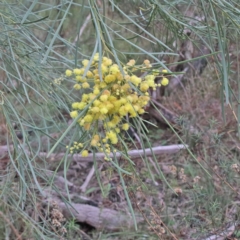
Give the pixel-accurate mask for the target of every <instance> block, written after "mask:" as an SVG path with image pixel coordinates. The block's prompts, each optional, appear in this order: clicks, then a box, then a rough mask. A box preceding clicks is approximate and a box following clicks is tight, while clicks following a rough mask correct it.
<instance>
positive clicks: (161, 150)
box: [0, 144, 188, 162]
mask: <svg viewBox="0 0 240 240" xmlns="http://www.w3.org/2000/svg"><path fill="white" fill-rule="evenodd" d="M187 148H188V145H184V144H173V145H168V146H158V147H153V148H146V149H136V150H130V151H128V152H127V156H128V157H130V158H131V159H136V158H139V157H144V156H152V155H153V154H155V155H159V154H173V153H177V152H179V151H180V150H183V149H187ZM11 151H13V145H9V146H8V145H4V146H0V158H2V157H4V156H6V155H8V154H9V152H11ZM24 153H25V154H28V155H32V153H31V152H30V151H28V150H25V149H24ZM37 156H38V157H39V158H44V159H46V160H48V161H59V160H61V159H62V158H64V157H65V156H66V153H63V152H61V153H54V154H50V155H49V156H48V153H47V152H38V153H37ZM47 156H48V157H47ZM108 156H109V157H110V158H113V157H115V158H118V159H119V158H124V157H125V155H124V154H123V153H120V152H116V153H114V154H113V153H110V154H109V155H108ZM66 157H67V158H72V159H73V160H74V161H76V162H79V161H82V162H92V161H94V160H96V161H100V160H104V158H105V157H106V154H105V153H95V154H93V153H90V154H89V155H88V156H87V157H82V155H81V154H73V155H72V154H68V155H67V156H66Z"/></svg>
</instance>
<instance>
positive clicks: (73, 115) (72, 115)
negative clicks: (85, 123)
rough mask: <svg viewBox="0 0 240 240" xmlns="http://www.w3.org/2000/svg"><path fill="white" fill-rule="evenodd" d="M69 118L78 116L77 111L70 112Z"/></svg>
mask: <svg viewBox="0 0 240 240" xmlns="http://www.w3.org/2000/svg"><path fill="white" fill-rule="evenodd" d="M70 116H71V118H76V117H77V116H78V111H72V112H70Z"/></svg>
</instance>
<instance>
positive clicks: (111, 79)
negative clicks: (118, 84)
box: [104, 74, 116, 83]
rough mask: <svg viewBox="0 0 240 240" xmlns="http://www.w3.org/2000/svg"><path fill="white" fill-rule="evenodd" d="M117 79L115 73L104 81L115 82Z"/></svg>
mask: <svg viewBox="0 0 240 240" xmlns="http://www.w3.org/2000/svg"><path fill="white" fill-rule="evenodd" d="M115 80H116V77H115V75H113V74H109V75H107V76H106V77H105V78H104V81H105V82H106V83H111V82H114V81H115Z"/></svg>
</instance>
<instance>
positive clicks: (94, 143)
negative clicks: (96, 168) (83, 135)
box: [91, 139, 98, 147]
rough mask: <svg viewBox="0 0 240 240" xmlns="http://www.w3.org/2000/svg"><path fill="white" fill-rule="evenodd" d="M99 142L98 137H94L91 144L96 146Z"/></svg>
mask: <svg viewBox="0 0 240 240" xmlns="http://www.w3.org/2000/svg"><path fill="white" fill-rule="evenodd" d="M97 144H98V141H97V140H96V139H92V141H91V146H94V147H96V146H97Z"/></svg>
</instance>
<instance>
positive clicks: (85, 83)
mask: <svg viewBox="0 0 240 240" xmlns="http://www.w3.org/2000/svg"><path fill="white" fill-rule="evenodd" d="M82 87H83V88H90V85H89V83H87V82H84V83H83V84H82Z"/></svg>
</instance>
